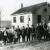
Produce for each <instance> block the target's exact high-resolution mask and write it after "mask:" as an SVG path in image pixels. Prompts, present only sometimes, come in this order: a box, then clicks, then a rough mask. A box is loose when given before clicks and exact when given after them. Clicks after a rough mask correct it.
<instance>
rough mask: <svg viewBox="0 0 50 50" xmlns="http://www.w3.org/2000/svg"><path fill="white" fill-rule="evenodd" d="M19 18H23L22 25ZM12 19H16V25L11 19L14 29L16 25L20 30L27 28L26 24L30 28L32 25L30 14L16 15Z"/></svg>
mask: <svg viewBox="0 0 50 50" xmlns="http://www.w3.org/2000/svg"><path fill="white" fill-rule="evenodd" d="M20 16H24V23H20ZM12 17H16V23H13V18H12V25H14V26H15V27H17V26H18V25H19V27H20V28H22V26H25V27H27V24H28V23H29V26H30V27H31V25H32V13H25V14H18V15H14V16H12ZM28 17H29V18H30V21H29V22H28Z"/></svg>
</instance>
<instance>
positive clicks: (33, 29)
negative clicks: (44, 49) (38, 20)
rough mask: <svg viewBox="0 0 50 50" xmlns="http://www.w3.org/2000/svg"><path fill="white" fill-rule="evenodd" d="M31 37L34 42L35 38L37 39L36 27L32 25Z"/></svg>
mask: <svg viewBox="0 0 50 50" xmlns="http://www.w3.org/2000/svg"><path fill="white" fill-rule="evenodd" d="M31 35H32V40H33V37H34V38H35V36H36V34H35V27H34V25H32V28H31Z"/></svg>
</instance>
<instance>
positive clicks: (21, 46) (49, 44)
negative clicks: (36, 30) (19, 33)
mask: <svg viewBox="0 0 50 50" xmlns="http://www.w3.org/2000/svg"><path fill="white" fill-rule="evenodd" d="M0 50H50V41H38V40H33V41H29V42H24V43H23V42H21V43H17V44H11V45H7V46H3V47H0Z"/></svg>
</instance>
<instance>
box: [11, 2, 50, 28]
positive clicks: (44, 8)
mask: <svg viewBox="0 0 50 50" xmlns="http://www.w3.org/2000/svg"><path fill="white" fill-rule="evenodd" d="M21 7H22V8H21V9H19V10H18V11H16V12H14V13H12V14H11V15H12V25H13V26H15V27H17V26H19V27H20V28H22V26H25V27H27V24H29V26H30V27H31V26H32V25H33V24H35V25H36V24H37V23H40V22H44V21H45V22H48V21H50V4H49V3H48V2H43V3H39V4H36V5H32V6H29V7H23V5H22V6H21Z"/></svg>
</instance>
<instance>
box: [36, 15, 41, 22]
mask: <svg viewBox="0 0 50 50" xmlns="http://www.w3.org/2000/svg"><path fill="white" fill-rule="evenodd" d="M37 20H38V21H37V22H38V23H40V22H41V15H37Z"/></svg>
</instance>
